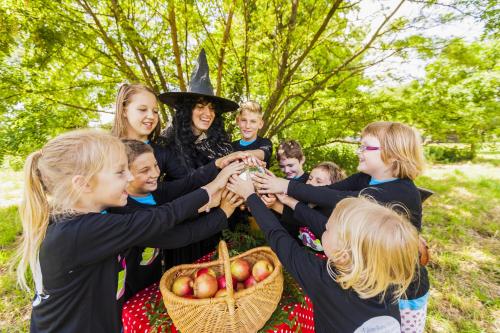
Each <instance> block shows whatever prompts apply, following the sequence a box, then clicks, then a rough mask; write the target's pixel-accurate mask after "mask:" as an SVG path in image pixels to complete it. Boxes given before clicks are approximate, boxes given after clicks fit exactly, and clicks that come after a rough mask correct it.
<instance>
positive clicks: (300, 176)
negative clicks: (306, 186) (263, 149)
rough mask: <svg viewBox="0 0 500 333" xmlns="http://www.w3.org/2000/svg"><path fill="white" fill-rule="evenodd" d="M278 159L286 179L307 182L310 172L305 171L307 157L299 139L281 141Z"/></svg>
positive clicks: (277, 152)
mask: <svg viewBox="0 0 500 333" xmlns="http://www.w3.org/2000/svg"><path fill="white" fill-rule="evenodd" d="M276 159H277V160H278V163H279V167H280V169H281V171H283V173H284V174H285V178H286V179H289V180H296V181H298V182H301V183H305V182H306V181H307V180H308V179H309V174H308V173H307V172H304V162H305V161H306V157H305V156H304V153H303V152H302V147H301V146H300V143H299V142H298V141H295V140H285V141H283V142H281V143H280V145H279V146H278V150H277V151H276Z"/></svg>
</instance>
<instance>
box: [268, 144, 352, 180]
mask: <svg viewBox="0 0 500 333" xmlns="http://www.w3.org/2000/svg"><path fill="white" fill-rule="evenodd" d="M355 148H356V146H355V145H335V146H333V147H332V146H330V147H319V148H304V154H305V156H306V163H305V165H304V170H306V171H308V172H309V171H311V170H312V168H313V167H314V166H315V165H317V164H319V163H321V162H325V161H330V162H335V163H336V164H337V165H338V166H339V167H341V168H342V169H343V170H344V171H345V173H346V174H347V175H351V174H353V173H354V172H356V167H357V166H358V157H357V156H356V153H355ZM273 158H274V156H273ZM270 169H271V171H272V172H274V173H275V174H276V175H281V174H282V173H281V171H280V169H279V165H278V163H277V162H276V161H275V160H274V161H273V163H272V165H271V168H270Z"/></svg>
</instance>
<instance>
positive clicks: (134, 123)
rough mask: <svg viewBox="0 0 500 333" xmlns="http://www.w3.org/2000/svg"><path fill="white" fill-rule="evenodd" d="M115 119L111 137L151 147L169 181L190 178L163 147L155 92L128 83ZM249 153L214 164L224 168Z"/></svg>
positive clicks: (118, 101)
mask: <svg viewBox="0 0 500 333" xmlns="http://www.w3.org/2000/svg"><path fill="white" fill-rule="evenodd" d="M115 104H116V105H115V118H114V120H113V127H112V128H111V134H113V135H114V136H116V137H118V138H120V139H131V140H138V141H142V142H144V143H147V144H149V145H150V146H151V147H152V148H153V151H154V155H155V158H156V160H157V162H158V167H159V169H160V175H161V176H163V175H167V178H168V179H170V180H171V179H181V178H184V177H185V176H186V173H185V172H184V171H183V169H182V167H181V165H179V164H178V163H176V161H177V156H176V155H175V154H174V153H173V152H172V151H171V150H170V149H165V148H164V147H163V146H161V145H159V144H158V143H157V142H158V141H159V137H160V132H161V119H160V115H159V106H158V99H157V96H156V94H155V93H154V91H153V90H152V89H151V88H150V87H148V86H146V85H143V84H140V83H134V84H128V83H124V84H122V85H121V86H120V88H119V89H118V94H117V96H116V103H115ZM247 156H248V154H246V153H243V152H236V153H232V154H228V155H226V156H224V157H220V158H218V159H216V160H215V161H213V162H212V163H215V166H216V167H217V168H219V169H222V168H223V167H225V166H226V165H228V164H229V163H231V162H232V161H235V160H237V159H244V158H246V157H247Z"/></svg>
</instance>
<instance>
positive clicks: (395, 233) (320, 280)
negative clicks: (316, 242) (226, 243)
mask: <svg viewBox="0 0 500 333" xmlns="http://www.w3.org/2000/svg"><path fill="white" fill-rule="evenodd" d="M227 187H228V189H229V190H231V191H233V192H235V193H236V194H238V195H240V196H242V197H243V198H245V199H246V202H247V205H248V207H249V208H250V209H251V211H252V215H253V216H254V217H255V219H256V221H257V223H258V224H259V226H260V228H261V229H262V231H263V232H264V234H265V236H266V239H267V241H268V243H269V245H270V246H271V248H272V249H273V250H274V251H275V252H276V254H277V255H278V257H279V259H280V261H281V262H282V263H283V266H284V267H285V268H286V270H287V271H288V272H290V274H292V276H293V277H294V278H295V280H296V281H297V282H298V283H299V284H300V286H301V287H302V288H303V289H304V292H305V293H306V294H307V295H308V296H309V297H310V298H311V300H312V301H313V304H314V325H315V331H316V332H318V333H323V332H325V333H326V332H328V333H332V332H341V333H345V332H356V333H358V332H359V333H361V332H400V330H401V318H400V312H399V308H398V303H397V300H398V299H399V298H400V297H401V295H402V294H403V293H404V292H405V290H406V289H407V287H408V285H409V284H410V282H411V281H412V279H413V275H414V272H415V267H416V265H417V264H418V263H417V260H418V232H417V230H416V229H415V227H414V226H412V225H411V223H410V222H408V220H407V219H406V218H405V217H404V216H402V215H399V214H397V213H396V212H394V211H392V210H391V209H389V208H386V207H382V206H380V205H378V204H376V203H374V202H372V201H370V200H368V199H365V198H346V199H343V200H341V201H340V202H339V203H338V204H337V206H336V208H335V210H334V212H333V214H332V215H331V217H330V219H329V220H328V223H327V224H326V229H325V232H324V233H323V234H322V237H321V242H322V244H323V247H324V249H325V254H326V256H327V257H328V261H327V262H325V261H324V260H323V259H320V258H318V257H317V256H315V255H314V254H312V253H311V252H309V251H307V250H305V249H304V248H301V247H300V245H298V244H297V243H296V242H295V240H294V239H293V238H292V237H291V236H290V235H289V234H288V232H287V231H286V230H285V229H284V228H283V226H282V225H281V223H280V222H279V221H278V220H277V219H276V217H275V216H274V214H273V213H271V211H270V210H269V209H267V208H266V207H265V205H264V203H263V202H262V201H261V199H260V198H259V197H258V196H257V195H256V194H255V190H254V186H253V184H252V182H251V181H244V180H242V179H241V178H239V177H234V176H233V177H231V178H230V183H229V184H228V185H227Z"/></svg>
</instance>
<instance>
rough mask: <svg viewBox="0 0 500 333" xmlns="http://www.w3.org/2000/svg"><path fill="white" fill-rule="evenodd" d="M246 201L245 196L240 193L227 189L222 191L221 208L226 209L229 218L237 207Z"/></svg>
mask: <svg viewBox="0 0 500 333" xmlns="http://www.w3.org/2000/svg"><path fill="white" fill-rule="evenodd" d="M243 202H244V200H243V198H242V197H240V196H239V195H237V194H235V193H233V192H231V191H229V190H227V189H225V190H224V191H223V192H222V199H221V202H220V209H222V210H223V211H224V213H225V214H226V216H227V217H228V218H229V217H230V216H231V215H232V214H233V213H234V210H235V209H236V207H238V206H239V205H241V204H242V203H243Z"/></svg>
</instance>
